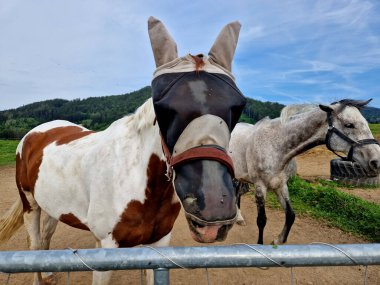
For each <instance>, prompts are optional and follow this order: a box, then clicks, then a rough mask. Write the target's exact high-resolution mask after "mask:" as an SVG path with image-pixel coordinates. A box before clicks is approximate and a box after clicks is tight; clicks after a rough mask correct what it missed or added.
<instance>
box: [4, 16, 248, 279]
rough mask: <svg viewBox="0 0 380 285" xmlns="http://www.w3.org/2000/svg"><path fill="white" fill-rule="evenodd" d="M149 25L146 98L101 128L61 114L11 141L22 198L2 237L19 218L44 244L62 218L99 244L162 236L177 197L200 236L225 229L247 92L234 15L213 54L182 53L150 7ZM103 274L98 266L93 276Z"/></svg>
mask: <svg viewBox="0 0 380 285" xmlns="http://www.w3.org/2000/svg"><path fill="white" fill-rule="evenodd" d="M148 31H149V36H150V40H151V44H152V49H153V53H154V57H155V61H156V65H157V70H156V71H155V73H154V79H153V81H152V90H153V91H152V99H149V100H147V101H146V102H145V103H144V104H143V105H142V106H141V107H140V108H138V109H137V111H136V112H135V113H134V114H132V115H130V116H127V117H124V118H122V119H120V120H118V121H116V122H114V123H113V124H112V125H110V126H109V127H108V128H107V129H106V130H104V131H101V132H93V131H90V130H87V129H85V128H84V127H82V126H79V125H75V124H73V123H70V122H67V121H53V122H48V123H45V124H42V125H40V126H38V127H36V128H34V129H33V130H31V131H30V132H29V133H28V134H27V135H26V136H25V137H24V138H23V139H22V140H21V142H20V144H19V146H18V148H17V157H16V182H17V187H18V190H19V194H20V199H19V200H18V201H17V202H16V203H15V204H14V205H13V207H12V209H10V210H9V212H8V214H7V215H6V216H5V217H4V220H3V221H2V223H1V224H0V240H2V241H4V240H7V239H8V238H9V237H10V236H11V235H12V234H13V233H14V232H15V231H16V230H17V229H18V228H19V227H20V226H21V225H22V224H23V223H24V224H25V226H26V229H27V232H28V235H29V241H30V249H33V250H38V249H49V243H50V239H51V237H52V235H53V233H54V231H55V228H56V225H57V222H58V221H62V222H64V223H66V224H68V225H71V226H73V227H76V228H80V229H84V230H89V231H91V232H92V233H93V235H94V236H95V238H96V240H97V241H98V242H97V245H98V246H100V247H107V248H116V247H132V246H136V245H141V244H151V245H156V246H165V245H168V244H169V241H170V233H171V230H172V228H173V224H174V222H175V220H176V218H177V216H178V214H179V211H180V208H181V204H182V205H183V208H184V210H185V213H186V217H187V220H188V224H189V228H190V232H191V234H192V236H193V238H194V239H195V240H196V241H199V242H214V241H221V240H224V239H225V238H226V236H227V232H228V230H229V229H230V228H231V227H232V225H233V223H234V222H235V219H236V194H235V190H234V188H233V185H232V177H233V167H232V162H231V159H230V157H229V156H228V155H227V153H226V149H227V147H228V143H229V139H230V133H231V131H232V129H233V128H234V126H235V124H236V123H237V121H238V118H239V116H240V114H241V111H242V109H243V108H244V105H245V102H246V100H245V98H244V96H242V94H241V93H240V91H239V90H238V88H237V87H236V85H235V83H234V77H233V76H232V74H231V62H232V58H233V55H234V52H235V48H236V44H237V39H238V35H239V31H240V24H239V23H238V22H233V23H230V24H228V25H227V26H225V27H224V29H223V30H222V31H221V33H220V34H219V36H218V38H217V40H216V41H215V43H214V45H213V47H212V48H211V50H210V52H209V56H203V55H197V56H191V55H188V56H185V57H181V58H178V56H177V47H176V44H175V42H174V41H173V39H172V38H171V36H170V35H169V33H168V32H167V30H166V28H165V27H164V25H163V24H162V23H161V22H160V21H159V20H157V19H155V18H153V17H151V18H149V20H148ZM41 211H43V212H46V214H47V217H46V219H44V220H43V222H42V229H40V216H41ZM109 278H110V273H109V272H94V275H93V284H107V283H108V282H109ZM40 282H41V275H40V274H37V275H36V277H35V281H34V284H40Z"/></svg>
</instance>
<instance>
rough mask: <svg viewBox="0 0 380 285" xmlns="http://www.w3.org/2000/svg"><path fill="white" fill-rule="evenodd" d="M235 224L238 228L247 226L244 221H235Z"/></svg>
mask: <svg viewBox="0 0 380 285" xmlns="http://www.w3.org/2000/svg"><path fill="white" fill-rule="evenodd" d="M236 223H237V224H238V225H239V226H242V227H245V226H246V225H247V223H246V222H245V221H244V220H237V221H236Z"/></svg>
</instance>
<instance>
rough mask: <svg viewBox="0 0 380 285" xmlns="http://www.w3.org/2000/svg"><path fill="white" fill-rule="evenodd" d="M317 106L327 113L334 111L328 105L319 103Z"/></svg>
mask: <svg viewBox="0 0 380 285" xmlns="http://www.w3.org/2000/svg"><path fill="white" fill-rule="evenodd" d="M319 108H320V109H321V110H322V111H325V112H327V113H329V112H332V111H334V109H333V108H331V107H330V106H327V105H321V104H319Z"/></svg>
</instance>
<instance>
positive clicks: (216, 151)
mask: <svg viewBox="0 0 380 285" xmlns="http://www.w3.org/2000/svg"><path fill="white" fill-rule="evenodd" d="M199 159H208V160H216V161H218V162H220V163H222V164H224V165H225V166H226V167H227V168H228V171H229V172H230V174H231V176H232V177H235V174H234V166H233V162H232V159H231V157H230V156H229V155H228V154H227V153H226V151H225V150H224V149H222V148H220V147H215V146H198V147H193V148H190V149H188V150H185V151H184V152H182V153H180V154H179V155H176V156H172V158H171V160H170V165H171V166H172V167H174V166H178V165H181V164H182V163H185V162H188V161H193V160H199Z"/></svg>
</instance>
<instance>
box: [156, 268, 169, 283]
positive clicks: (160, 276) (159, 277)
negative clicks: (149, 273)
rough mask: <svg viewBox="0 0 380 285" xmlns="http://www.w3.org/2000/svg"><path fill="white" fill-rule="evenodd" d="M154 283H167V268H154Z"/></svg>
mask: <svg viewBox="0 0 380 285" xmlns="http://www.w3.org/2000/svg"><path fill="white" fill-rule="evenodd" d="M154 285H169V269H167V268H157V269H154Z"/></svg>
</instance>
